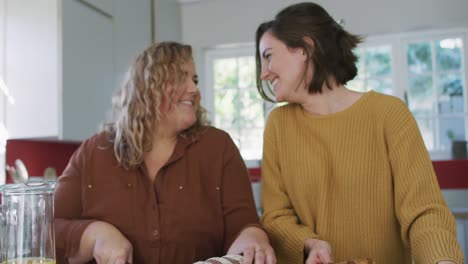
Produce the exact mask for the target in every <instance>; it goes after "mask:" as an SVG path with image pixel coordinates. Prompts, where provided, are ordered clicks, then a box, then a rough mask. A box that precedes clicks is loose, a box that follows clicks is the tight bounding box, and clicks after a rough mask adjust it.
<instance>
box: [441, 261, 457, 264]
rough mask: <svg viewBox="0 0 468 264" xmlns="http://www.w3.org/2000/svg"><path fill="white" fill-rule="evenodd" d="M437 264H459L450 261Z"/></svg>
mask: <svg viewBox="0 0 468 264" xmlns="http://www.w3.org/2000/svg"><path fill="white" fill-rule="evenodd" d="M437 264H457V263H455V262H453V261H450V260H442V261H438V262H437Z"/></svg>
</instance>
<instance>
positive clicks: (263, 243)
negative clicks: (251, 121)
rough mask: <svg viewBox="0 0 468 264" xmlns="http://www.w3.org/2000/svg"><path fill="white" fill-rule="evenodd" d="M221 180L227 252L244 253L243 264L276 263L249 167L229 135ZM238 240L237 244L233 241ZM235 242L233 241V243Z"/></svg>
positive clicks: (225, 247) (225, 248)
mask: <svg viewBox="0 0 468 264" xmlns="http://www.w3.org/2000/svg"><path fill="white" fill-rule="evenodd" d="M227 137H228V139H227V142H226V148H225V152H224V166H223V177H222V179H223V180H222V187H221V190H222V206H223V212H224V226H225V231H224V233H225V239H224V243H225V244H224V252H226V250H228V249H229V250H228V254H242V253H243V254H244V263H252V259H253V258H254V257H255V260H256V261H255V263H264V262H263V261H268V262H265V263H271V264H273V263H276V262H273V260H274V253H273V249H272V248H271V247H270V244H269V241H268V236H267V235H266V233H265V232H264V231H263V229H261V226H260V223H259V221H258V215H257V210H256V208H255V203H254V200H253V193H252V186H251V184H250V179H249V176H248V173H247V168H246V167H245V164H244V162H243V160H242V158H241V155H240V153H239V150H238V149H237V147H236V146H235V145H234V143H233V142H232V140H231V139H230V138H229V136H227ZM234 240H235V241H234ZM233 241H234V242H233Z"/></svg>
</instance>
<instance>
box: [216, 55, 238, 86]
mask: <svg viewBox="0 0 468 264" xmlns="http://www.w3.org/2000/svg"><path fill="white" fill-rule="evenodd" d="M237 76H238V74H237V61H236V59H235V58H229V59H217V60H215V62H214V85H215V89H222V88H234V87H237Z"/></svg>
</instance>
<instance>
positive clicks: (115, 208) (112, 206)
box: [83, 175, 134, 235]
mask: <svg viewBox="0 0 468 264" xmlns="http://www.w3.org/2000/svg"><path fill="white" fill-rule="evenodd" d="M122 178H123V177H122V176H121V175H112V176H107V177H102V176H95V177H89V178H87V179H86V181H85V183H84V185H85V186H84V199H83V200H84V202H83V218H87V219H96V220H100V221H104V222H107V223H109V224H112V225H114V226H115V227H116V228H117V229H119V230H120V231H121V232H122V233H123V234H124V235H125V234H128V233H129V232H130V230H131V227H132V225H133V215H134V212H133V208H134V207H133V206H131V205H132V204H133V202H134V201H133V200H134V197H133V196H134V188H133V184H132V183H131V182H128V181H123V180H122Z"/></svg>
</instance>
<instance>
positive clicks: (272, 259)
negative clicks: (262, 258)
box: [266, 248, 276, 264]
mask: <svg viewBox="0 0 468 264" xmlns="http://www.w3.org/2000/svg"><path fill="white" fill-rule="evenodd" d="M266 264H276V256H275V252H274V251H273V249H272V248H269V249H267V250H266Z"/></svg>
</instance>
